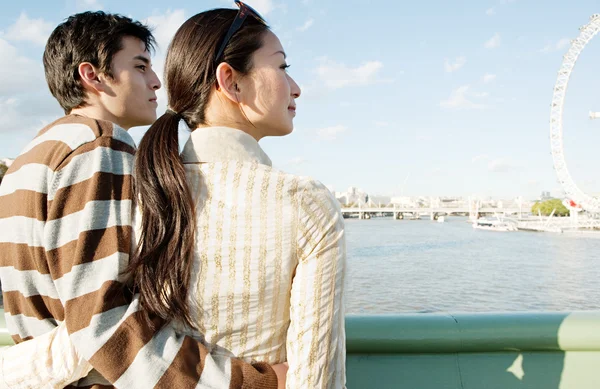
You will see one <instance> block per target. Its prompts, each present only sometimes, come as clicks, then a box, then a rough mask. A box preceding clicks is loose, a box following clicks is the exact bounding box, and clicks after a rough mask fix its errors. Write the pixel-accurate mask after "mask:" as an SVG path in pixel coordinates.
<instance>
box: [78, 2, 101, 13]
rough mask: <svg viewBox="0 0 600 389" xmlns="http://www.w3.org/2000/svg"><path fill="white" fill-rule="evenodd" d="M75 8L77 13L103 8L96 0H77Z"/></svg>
mask: <svg viewBox="0 0 600 389" xmlns="http://www.w3.org/2000/svg"><path fill="white" fill-rule="evenodd" d="M75 7H76V8H77V10H78V11H96V10H101V9H102V8H104V6H103V5H102V4H101V3H100V2H98V0H77V1H76V3H75Z"/></svg>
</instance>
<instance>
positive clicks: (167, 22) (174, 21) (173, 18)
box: [143, 9, 186, 52]
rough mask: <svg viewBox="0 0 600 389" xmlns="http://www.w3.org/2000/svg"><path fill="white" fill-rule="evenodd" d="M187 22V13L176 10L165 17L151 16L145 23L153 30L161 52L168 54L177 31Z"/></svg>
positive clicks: (168, 12) (169, 11)
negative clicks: (168, 48)
mask: <svg viewBox="0 0 600 389" xmlns="http://www.w3.org/2000/svg"><path fill="white" fill-rule="evenodd" d="M185 20H186V17H185V11H184V10H182V9H176V10H174V11H171V10H168V11H167V13H166V14H164V15H153V16H150V17H148V18H146V19H144V21H143V22H144V23H145V24H147V25H149V26H150V27H151V28H152V29H153V30H152V33H153V35H154V37H155V38H156V42H157V43H158V48H159V50H160V51H161V52H166V51H167V47H168V46H169V43H170V42H171V40H172V39H173V36H175V33H176V32H177V29H179V27H181V25H182V24H183V22H185Z"/></svg>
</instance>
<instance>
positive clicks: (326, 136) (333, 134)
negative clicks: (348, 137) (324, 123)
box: [316, 125, 348, 141]
mask: <svg viewBox="0 0 600 389" xmlns="http://www.w3.org/2000/svg"><path fill="white" fill-rule="evenodd" d="M347 130H348V128H346V126H342V125H338V126H333V127H326V128H321V129H318V130H317V131H316V133H317V138H318V139H319V140H327V141H331V140H335V139H336V138H337V137H338V135H339V134H341V133H343V132H346V131H347Z"/></svg>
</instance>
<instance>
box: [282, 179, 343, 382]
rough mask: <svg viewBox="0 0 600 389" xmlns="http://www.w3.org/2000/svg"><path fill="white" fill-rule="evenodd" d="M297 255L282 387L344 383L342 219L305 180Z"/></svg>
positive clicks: (329, 199)
mask: <svg viewBox="0 0 600 389" xmlns="http://www.w3.org/2000/svg"><path fill="white" fill-rule="evenodd" d="M299 204H300V210H299V215H300V217H299V220H298V223H299V228H298V231H299V236H298V246H299V249H298V252H299V259H298V265H297V268H296V273H295V276H294V279H293V281H292V291H291V302H290V306H291V308H290V309H291V311H290V320H291V322H290V327H289V330H288V334H287V342H286V343H287V344H286V346H287V357H288V363H289V371H288V374H287V388H288V389H298V388H307V389H308V388H311V389H315V388H320V389H326V388H343V387H345V382H346V377H345V354H346V346H345V340H346V339H345V329H344V303H343V289H344V273H345V263H346V244H345V235H344V222H343V219H342V215H341V210H340V208H339V204H338V203H337V200H336V199H335V198H334V197H333V196H332V195H331V193H330V192H329V190H328V189H327V188H325V187H324V186H323V185H322V184H320V183H318V182H314V181H312V182H310V183H309V184H308V185H307V186H306V188H305V190H304V193H303V194H302V198H301V200H300V202H299Z"/></svg>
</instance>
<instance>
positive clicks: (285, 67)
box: [281, 63, 292, 71]
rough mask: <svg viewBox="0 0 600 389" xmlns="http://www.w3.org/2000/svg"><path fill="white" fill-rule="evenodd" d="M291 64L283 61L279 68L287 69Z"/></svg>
mask: <svg viewBox="0 0 600 389" xmlns="http://www.w3.org/2000/svg"><path fill="white" fill-rule="evenodd" d="M290 66H292V65H288V64H287V63H284V64H283V65H281V69H283V70H285V71H287V69H288V68H289V67H290Z"/></svg>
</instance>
